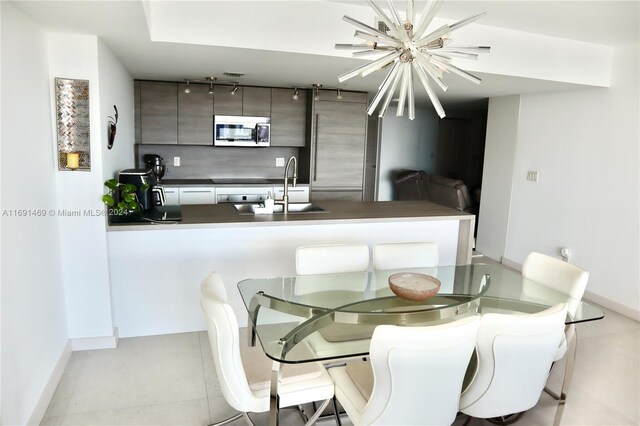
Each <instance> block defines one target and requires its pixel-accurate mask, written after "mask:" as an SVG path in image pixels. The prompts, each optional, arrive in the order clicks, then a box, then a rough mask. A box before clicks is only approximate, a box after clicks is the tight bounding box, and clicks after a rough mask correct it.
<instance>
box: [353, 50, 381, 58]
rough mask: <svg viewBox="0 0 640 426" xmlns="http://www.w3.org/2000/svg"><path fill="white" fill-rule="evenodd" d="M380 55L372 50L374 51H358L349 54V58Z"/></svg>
mask: <svg viewBox="0 0 640 426" xmlns="http://www.w3.org/2000/svg"><path fill="white" fill-rule="evenodd" d="M380 53H382V52H381V51H379V50H374V49H368V50H358V51H357V52H351V56H354V57H358V56H367V55H372V54H378V55H379V54H380Z"/></svg>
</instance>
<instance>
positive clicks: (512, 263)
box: [500, 256, 522, 272]
mask: <svg viewBox="0 0 640 426" xmlns="http://www.w3.org/2000/svg"><path fill="white" fill-rule="evenodd" d="M500 263H502V264H503V265H504V266H507V267H509V268H511V269H515V270H516V271H520V272H521V271H522V263H518V262H516V261H515V260H511V259H507V258H506V257H504V256H503V257H502V259H500Z"/></svg>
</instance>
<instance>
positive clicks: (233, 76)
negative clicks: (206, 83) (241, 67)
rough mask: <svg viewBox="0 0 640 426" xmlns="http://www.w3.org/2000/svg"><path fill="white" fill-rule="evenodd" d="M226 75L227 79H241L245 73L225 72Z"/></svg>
mask: <svg viewBox="0 0 640 426" xmlns="http://www.w3.org/2000/svg"><path fill="white" fill-rule="evenodd" d="M224 75H225V76H226V77H229V78H240V77H242V76H243V75H244V73H243V72H230V71H225V73H224Z"/></svg>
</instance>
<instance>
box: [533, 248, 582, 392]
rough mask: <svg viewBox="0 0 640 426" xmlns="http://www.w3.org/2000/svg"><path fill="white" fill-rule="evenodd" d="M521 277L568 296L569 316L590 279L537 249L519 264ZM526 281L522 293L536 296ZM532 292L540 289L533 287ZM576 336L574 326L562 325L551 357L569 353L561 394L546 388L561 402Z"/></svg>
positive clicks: (556, 358)
mask: <svg viewBox="0 0 640 426" xmlns="http://www.w3.org/2000/svg"><path fill="white" fill-rule="evenodd" d="M522 276H523V277H525V278H527V279H530V280H532V281H536V282H537V283H539V284H543V285H544V286H546V287H549V288H550V289H552V290H555V291H557V292H560V293H564V294H566V295H567V296H569V297H571V298H572V299H573V300H571V301H569V302H568V312H569V314H571V315H574V314H575V311H576V308H577V305H578V303H579V302H580V300H581V299H582V296H583V295H584V291H585V289H586V287H587V282H588V281H589V272H587V271H585V270H584V269H581V268H579V267H577V266H575V265H572V264H570V263H567V262H564V261H562V260H560V259H555V258H553V257H550V256H546V255H544V254H540V253H536V252H531V253H529V255H528V256H527V258H526V259H525V261H524V263H523V265H522ZM526 284H527V283H525V286H524V288H523V293H525V294H527V295H532V296H535V294H533V291H531V290H530V289H528V288H527V286H526ZM535 291H536V292H539V291H540V289H539V288H536V290H535ZM540 296H542V295H540ZM576 338H577V336H576V328H575V326H574V325H569V326H567V327H566V328H565V338H564V339H562V342H561V344H560V346H559V348H558V350H557V352H556V355H555V357H554V361H559V360H561V359H562V358H564V357H565V355H568V356H567V366H566V367H565V375H564V379H563V382H562V388H561V391H560V393H559V394H556V393H555V392H552V391H551V390H549V389H547V393H549V394H550V395H551V396H553V397H554V398H556V399H558V400H560V401H564V400H565V399H566V395H567V390H568V387H569V384H570V381H571V375H572V369H573V363H574V359H575V345H574V344H573V343H575V339H576ZM569 343H571V345H569ZM569 346H571V348H572V349H571V353H570V354H567V349H568V347H569Z"/></svg>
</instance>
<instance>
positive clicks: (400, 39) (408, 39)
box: [315, 0, 490, 120]
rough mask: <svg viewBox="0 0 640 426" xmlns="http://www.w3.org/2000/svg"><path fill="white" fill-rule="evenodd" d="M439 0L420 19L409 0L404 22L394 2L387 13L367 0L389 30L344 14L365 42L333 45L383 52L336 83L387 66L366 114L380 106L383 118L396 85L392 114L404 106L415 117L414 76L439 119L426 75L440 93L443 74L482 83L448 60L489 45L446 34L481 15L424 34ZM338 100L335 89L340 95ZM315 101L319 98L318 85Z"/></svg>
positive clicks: (357, 53)
mask: <svg viewBox="0 0 640 426" xmlns="http://www.w3.org/2000/svg"><path fill="white" fill-rule="evenodd" d="M442 1H443V0H433V1H429V2H427V4H426V6H425V8H424V10H423V12H422V15H420V17H419V18H418V16H417V15H416V13H415V12H416V10H415V1H414V0H407V8H406V14H405V17H406V19H404V20H403V19H401V17H400V14H399V13H398V10H397V9H396V7H395V5H394V3H393V2H392V1H389V2H388V5H389V9H390V14H388V13H387V12H385V11H384V10H383V9H382V8H381V7H380V6H379V5H378V3H376V2H375V1H374V0H367V2H368V3H369V5H370V6H371V8H372V9H373V11H374V13H375V15H376V16H378V17H379V19H380V20H381V21H382V22H384V24H385V25H386V26H387V27H388V29H389V31H388V32H383V31H379V30H378V29H376V28H373V27H371V26H369V25H367V24H364V23H362V22H360V21H358V20H356V19H353V18H351V17H350V16H346V15H345V16H344V17H343V18H342V20H343V21H345V22H347V23H349V24H351V25H353V26H355V27H356V28H358V29H357V30H356V32H355V34H354V37H356V38H358V39H360V40H365V43H362V42H360V43H358V44H344V43H341V44H336V49H340V50H353V51H354V52H353V53H352V55H353V56H354V57H360V56H364V55H370V54H374V55H375V54H381V53H382V54H384V56H381V57H379V58H378V59H374V60H372V61H371V62H368V63H366V64H364V65H361V66H359V67H358V68H355V69H353V70H351V71H349V72H346V73H344V74H342V75H340V76H339V77H338V81H339V82H340V83H342V82H344V81H346V80H349V79H350V78H353V77H355V76H357V75H360V76H362V77H366V76H367V75H369V74H372V73H373V72H375V71H379V70H381V69H384V68H389V70H388V72H387V75H386V77H385V79H384V81H383V83H382V84H381V85H380V87H379V88H378V92H377V93H376V95H375V96H374V98H373V100H372V101H371V103H370V104H369V107H368V109H367V114H369V115H371V114H373V112H374V111H375V110H376V108H377V107H378V105H380V108H379V111H378V115H379V116H380V117H383V116H384V114H385V113H386V111H387V108H388V107H389V104H390V102H391V99H393V96H394V93H395V91H396V89H398V88H399V90H400V93H399V96H398V98H399V101H398V107H397V110H396V115H397V116H402V115H404V111H405V106H407V109H408V111H409V119H410V120H413V119H414V118H415V93H414V81H413V79H414V75H416V76H417V77H418V80H419V81H420V83H421V85H422V87H423V88H424V90H425V91H426V92H427V95H428V96H429V99H430V100H431V103H432V104H433V106H434V108H435V109H436V112H437V113H438V115H439V116H440V118H444V116H445V112H444V109H443V108H442V105H441V104H440V102H439V100H438V97H437V96H436V94H435V92H434V90H433V89H432V88H431V84H430V83H429V78H431V80H433V81H434V82H435V83H436V84H437V85H438V87H440V88H441V89H442V90H443V91H446V90H447V85H446V84H445V83H444V81H443V76H444V73H451V74H456V75H458V76H460V77H463V78H465V79H467V80H469V81H471V82H473V83H476V84H479V83H480V81H481V80H480V78H478V77H476V76H475V75H473V74H470V73H468V72H467V71H464V70H462V69H460V68H458V67H456V66H455V65H453V64H452V63H451V62H452V58H454V57H457V58H465V59H477V58H478V54H479V53H488V52H489V50H490V48H489V47H488V46H453V45H451V42H452V40H451V37H450V34H451V33H452V32H453V31H455V30H457V29H459V28H461V27H463V26H465V25H468V24H470V23H471V22H474V21H476V20H477V19H479V18H480V17H482V16H483V15H484V14H485V13H484V12H481V13H478V14H476V15H472V16H470V17H468V18H466V19H462V20H460V21H458V22H455V23H453V24H450V25H443V26H442V27H440V28H437V29H435V30H433V31H431V32H429V33H427V28H428V27H429V24H430V23H431V21H433V18H434V17H435V16H436V13H437V11H438V9H439V8H440V6H441V4H442ZM340 98H341V95H340V90H339V89H338V99H340ZM383 98H384V101H383ZM315 99H316V100H318V94H317V89H316V97H315ZM381 101H382V103H380V102H381Z"/></svg>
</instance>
